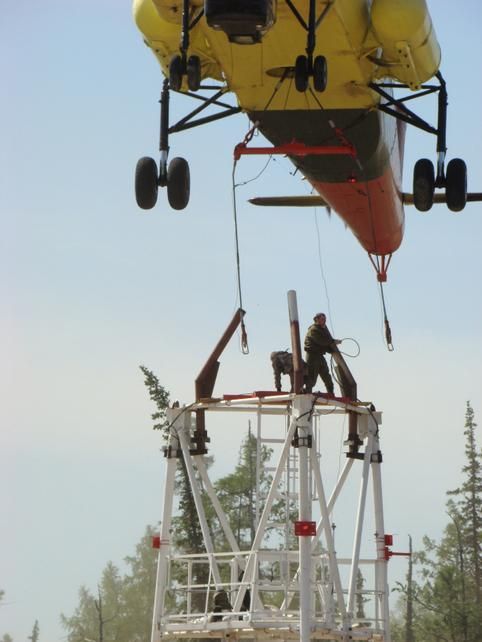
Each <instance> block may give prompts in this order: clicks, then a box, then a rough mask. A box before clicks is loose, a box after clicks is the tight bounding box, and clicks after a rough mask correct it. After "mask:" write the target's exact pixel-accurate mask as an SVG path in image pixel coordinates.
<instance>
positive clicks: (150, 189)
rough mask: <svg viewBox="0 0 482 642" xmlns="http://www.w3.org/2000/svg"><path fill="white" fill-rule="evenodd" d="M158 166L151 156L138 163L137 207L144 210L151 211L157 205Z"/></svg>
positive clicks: (136, 181)
mask: <svg viewBox="0 0 482 642" xmlns="http://www.w3.org/2000/svg"><path fill="white" fill-rule="evenodd" d="M157 180H158V177H157V165H156V161H155V160H154V159H153V158H149V156H143V157H142V158H140V159H139V160H138V161H137V165H136V177H135V189H136V201H137V205H139V207H140V208H142V209H143V210H150V209H152V208H153V207H154V205H155V204H156V203H157V193H158V184H157Z"/></svg>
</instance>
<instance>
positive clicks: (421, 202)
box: [413, 158, 467, 212]
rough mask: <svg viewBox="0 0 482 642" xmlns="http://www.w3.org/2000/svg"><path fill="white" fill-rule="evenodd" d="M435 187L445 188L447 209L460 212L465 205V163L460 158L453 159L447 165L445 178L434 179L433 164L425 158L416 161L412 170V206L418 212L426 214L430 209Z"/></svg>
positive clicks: (441, 176) (440, 176)
mask: <svg viewBox="0 0 482 642" xmlns="http://www.w3.org/2000/svg"><path fill="white" fill-rule="evenodd" d="M442 170H443V167H442ZM435 187H445V202H446V203H447V207H448V208H449V210H450V211H451V212H461V211H462V210H463V209H464V207H465V205H466V203H467V166H466V164H465V162H464V161H463V160H462V159H461V158H453V159H452V160H451V161H450V162H449V163H448V165H447V170H446V173H445V176H444V175H443V174H442V175H439V176H438V177H437V178H435V171H434V166H433V163H432V162H431V161H429V160H428V159H427V158H421V159H420V160H418V161H417V162H416V163H415V167H414V170H413V204H414V205H415V207H416V208H417V209H418V210H419V211H420V212H428V211H429V209H430V208H431V207H432V205H433V202H434V189H435ZM439 202H440V201H439Z"/></svg>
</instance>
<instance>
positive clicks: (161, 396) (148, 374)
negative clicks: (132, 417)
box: [139, 366, 169, 440]
mask: <svg viewBox="0 0 482 642" xmlns="http://www.w3.org/2000/svg"><path fill="white" fill-rule="evenodd" d="M139 368H140V369H141V371H142V374H143V375H144V385H145V386H146V388H147V389H148V390H149V397H150V398H151V400H152V401H153V402H154V403H155V404H156V407H157V411H156V412H154V413H153V414H152V415H151V418H152V420H153V421H154V422H155V423H154V425H153V429H154V430H162V432H163V436H164V438H165V439H166V440H167V438H168V436H169V435H168V427H169V422H168V421H167V417H166V410H167V408H169V392H168V391H167V390H166V389H165V388H164V386H162V385H161V384H160V383H159V379H158V378H157V377H156V375H155V374H154V373H153V372H152V370H149V369H148V368H146V366H139Z"/></svg>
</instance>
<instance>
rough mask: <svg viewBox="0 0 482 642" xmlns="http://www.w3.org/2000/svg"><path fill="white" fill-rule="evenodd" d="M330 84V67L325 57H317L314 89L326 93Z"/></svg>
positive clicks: (314, 64)
mask: <svg viewBox="0 0 482 642" xmlns="http://www.w3.org/2000/svg"><path fill="white" fill-rule="evenodd" d="M327 82H328V66H327V64H326V58H325V56H316V58H315V60H314V61H313V87H314V88H315V91H319V92H320V93H321V92H322V91H325V89H326V83H327Z"/></svg>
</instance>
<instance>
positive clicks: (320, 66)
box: [287, 0, 330, 93]
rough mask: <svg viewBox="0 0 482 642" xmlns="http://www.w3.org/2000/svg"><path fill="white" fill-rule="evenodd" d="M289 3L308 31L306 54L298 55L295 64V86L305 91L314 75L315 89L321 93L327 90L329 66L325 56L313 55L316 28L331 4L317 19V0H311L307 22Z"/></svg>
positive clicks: (289, 1) (289, 3)
mask: <svg viewBox="0 0 482 642" xmlns="http://www.w3.org/2000/svg"><path fill="white" fill-rule="evenodd" d="M287 4H288V6H289V7H290V9H291V11H292V12H293V14H294V15H295V17H296V18H297V20H298V22H299V23H300V24H301V26H302V27H303V28H304V29H305V30H306V31H307V32H308V36H307V42H306V56H304V55H301V56H298V57H297V58H296V62H295V66H294V77H295V87H296V89H297V91H299V92H301V93H303V92H305V91H306V90H307V89H308V80H309V78H310V77H312V78H313V87H314V89H315V91H317V92H320V93H321V92H323V91H325V89H326V85H327V82H328V66H327V64H326V58H325V56H316V57H313V53H314V51H315V47H316V29H317V28H318V26H319V24H320V22H321V21H322V20H323V18H324V17H325V15H326V13H327V12H328V10H329V8H330V5H327V6H326V8H325V10H324V11H323V12H322V14H321V16H320V17H319V18H318V19H316V0H310V6H309V14H308V24H306V23H305V21H304V20H303V18H302V17H301V16H300V14H299V12H298V10H297V9H296V7H294V5H293V4H292V2H291V0H287Z"/></svg>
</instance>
